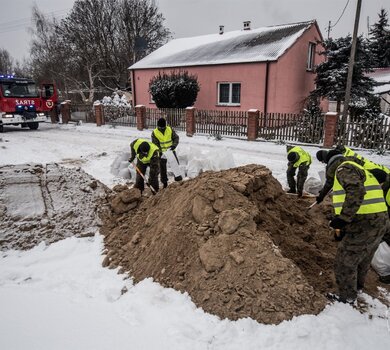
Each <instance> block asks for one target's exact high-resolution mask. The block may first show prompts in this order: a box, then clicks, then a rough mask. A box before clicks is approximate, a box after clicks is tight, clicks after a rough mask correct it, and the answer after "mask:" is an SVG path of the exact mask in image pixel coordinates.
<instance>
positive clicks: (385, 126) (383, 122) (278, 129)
mask: <svg viewBox="0 0 390 350" xmlns="http://www.w3.org/2000/svg"><path fill="white" fill-rule="evenodd" d="M144 110H145V112H144V113H145V115H144V118H145V124H144V125H145V127H146V128H150V129H152V128H155V127H156V126H157V121H158V119H159V118H161V117H163V118H166V119H167V122H168V124H169V125H171V126H173V127H174V128H175V129H176V130H179V131H188V130H187V129H188V127H189V125H187V117H186V115H187V114H186V113H187V112H188V111H187V110H186V109H167V108H166V109H156V108H146V109H144ZM71 112H72V119H81V120H83V121H85V122H96V120H95V116H94V112H93V106H92V105H85V104H72V105H71ZM103 113H104V120H105V123H106V124H111V125H123V126H129V127H137V116H136V113H135V110H134V109H132V108H129V107H115V106H104V107H103ZM193 113H194V120H195V133H196V134H207V135H213V136H218V135H220V136H231V137H237V138H247V136H248V113H249V112H248V111H226V110H224V111H221V110H198V109H194V112H193ZM340 118H341V117H340ZM340 118H339V121H338V123H337V119H336V121H335V122H336V123H337V128H336V131H335V133H332V135H334V144H336V143H338V142H340V143H342V144H344V145H347V146H351V147H358V148H366V149H381V150H390V117H388V116H384V115H382V116H381V117H378V118H376V119H374V120H368V119H360V118H348V120H347V122H346V124H345V126H342V125H341V120H340ZM325 128H326V125H325V118H324V117H323V116H308V115H306V114H289V113H267V114H264V113H259V114H258V128H257V129H258V132H257V138H258V139H263V140H272V141H288V142H302V143H310V144H322V142H323V141H324V130H325ZM255 135H256V133H255Z"/></svg>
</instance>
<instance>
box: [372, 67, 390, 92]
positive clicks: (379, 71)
mask: <svg viewBox="0 0 390 350" xmlns="http://www.w3.org/2000/svg"><path fill="white" fill-rule="evenodd" d="M367 75H368V76H369V77H371V78H372V79H374V81H375V86H374V91H373V92H374V94H384V93H386V92H390V68H376V69H374V71H373V72H371V73H368V74H367Z"/></svg>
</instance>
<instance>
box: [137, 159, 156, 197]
mask: <svg viewBox="0 0 390 350" xmlns="http://www.w3.org/2000/svg"><path fill="white" fill-rule="evenodd" d="M148 167H149V164H144V163H142V162H141V161H140V160H137V168H138V169H139V170H140V171H141V173H142V174H143V175H144V176H145V173H146V170H147V168H148ZM157 175H158V172H157V174H156V172H153V171H152V169H150V171H149V184H150V185H151V186H152V187H153V188H154V189H155V190H156V191H158V189H159V186H158V176H157ZM134 188H138V189H139V190H140V191H141V192H142V191H143V190H144V189H145V181H144V179H143V177H142V176H141V175H140V174H138V172H137V174H136V176H135V184H134Z"/></svg>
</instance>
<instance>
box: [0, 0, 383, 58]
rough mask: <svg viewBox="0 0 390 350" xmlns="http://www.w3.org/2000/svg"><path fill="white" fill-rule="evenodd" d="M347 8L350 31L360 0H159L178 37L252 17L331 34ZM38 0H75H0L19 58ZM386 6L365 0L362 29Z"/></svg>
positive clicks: (41, 3) (62, 8) (340, 27)
mask: <svg viewBox="0 0 390 350" xmlns="http://www.w3.org/2000/svg"><path fill="white" fill-rule="evenodd" d="M347 2H348V5H347V7H346V9H345V13H344V14H343V16H342V17H341V19H340V20H339V22H338V23H337V25H336V26H335V27H334V28H333V29H332V32H331V36H333V37H340V36H345V35H347V34H348V33H352V31H353V25H354V17H355V12H356V4H357V0H349V1H348V0H156V3H157V5H158V7H159V9H160V12H161V13H162V14H163V16H164V17H165V19H166V21H165V25H166V27H168V28H169V29H170V30H171V32H172V33H173V35H174V37H175V38H181V37H187V36H197V35H203V34H210V33H217V32H218V29H219V25H224V26H225V31H231V30H238V29H241V28H242V22H243V21H251V22H252V23H251V25H252V28H258V27H262V26H269V25H274V24H284V23H293V22H301V21H307V20H311V19H316V20H317V22H318V24H319V27H320V30H321V31H322V35H323V36H324V38H325V37H327V27H328V22H329V21H331V24H332V25H334V24H336V21H337V20H338V19H339V17H340V16H341V14H342V12H343V9H344V7H345V5H346V4H347ZM34 3H36V4H37V6H38V8H39V9H40V10H41V11H43V12H45V13H53V14H54V15H55V16H56V17H57V18H61V16H62V17H63V16H65V15H66V12H67V11H69V10H70V9H71V8H72V6H73V3H74V0H35V1H34V0H0V9H1V17H0V48H3V49H6V50H8V51H9V52H10V54H11V55H12V56H13V57H14V58H15V59H18V60H20V59H22V58H23V57H28V50H29V42H30V39H31V35H30V33H29V31H28V28H27V27H29V26H30V25H31V9H32V6H33V4H34ZM381 8H384V9H385V10H386V11H387V12H389V13H390V0H363V1H362V10H361V16H360V26H359V33H367V26H368V23H369V24H370V25H372V24H373V23H374V22H376V21H377V20H378V15H377V14H378V13H379V11H380V9H381Z"/></svg>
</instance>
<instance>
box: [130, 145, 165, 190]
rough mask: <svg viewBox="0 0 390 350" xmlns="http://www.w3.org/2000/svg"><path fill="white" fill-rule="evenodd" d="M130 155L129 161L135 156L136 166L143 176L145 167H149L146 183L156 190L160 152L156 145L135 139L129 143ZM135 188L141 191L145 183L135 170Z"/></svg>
mask: <svg viewBox="0 0 390 350" xmlns="http://www.w3.org/2000/svg"><path fill="white" fill-rule="evenodd" d="M130 149H131V156H130V158H129V162H130V163H132V162H133V161H134V159H135V158H136V157H137V167H138V169H139V170H140V171H141V173H142V174H143V175H144V176H145V173H146V169H147V168H148V167H150V169H149V180H148V183H149V184H150V185H151V186H152V187H153V189H154V190H155V191H158V188H159V186H158V173H159V159H160V152H159V149H158V147H157V146H156V145H155V144H154V143H152V142H149V141H147V140H144V139H135V140H134V141H133V142H132V143H131V144H130ZM134 187H135V188H138V189H139V190H140V191H141V192H142V191H143V190H144V189H145V183H144V179H143V177H142V176H141V175H140V174H139V173H138V172H137V175H136V177H135V185H134Z"/></svg>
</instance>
